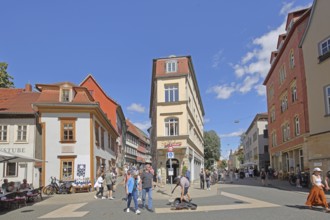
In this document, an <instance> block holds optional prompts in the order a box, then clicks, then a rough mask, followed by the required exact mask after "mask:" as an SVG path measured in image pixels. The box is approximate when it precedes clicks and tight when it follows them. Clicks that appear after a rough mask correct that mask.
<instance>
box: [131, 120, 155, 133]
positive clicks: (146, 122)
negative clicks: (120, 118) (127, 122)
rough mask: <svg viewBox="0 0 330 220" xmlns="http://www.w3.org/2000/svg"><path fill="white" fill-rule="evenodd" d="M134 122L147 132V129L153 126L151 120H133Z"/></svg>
mask: <svg viewBox="0 0 330 220" xmlns="http://www.w3.org/2000/svg"><path fill="white" fill-rule="evenodd" d="M133 124H134V125H135V126H136V127H138V128H140V129H141V130H143V131H145V132H146V131H147V129H148V128H150V127H151V124H150V121H144V122H133Z"/></svg>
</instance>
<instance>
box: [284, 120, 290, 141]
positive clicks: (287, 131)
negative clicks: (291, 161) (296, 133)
mask: <svg viewBox="0 0 330 220" xmlns="http://www.w3.org/2000/svg"><path fill="white" fill-rule="evenodd" d="M282 137H283V139H282V140H283V142H286V141H288V140H290V125H289V123H286V124H284V125H283V126H282Z"/></svg>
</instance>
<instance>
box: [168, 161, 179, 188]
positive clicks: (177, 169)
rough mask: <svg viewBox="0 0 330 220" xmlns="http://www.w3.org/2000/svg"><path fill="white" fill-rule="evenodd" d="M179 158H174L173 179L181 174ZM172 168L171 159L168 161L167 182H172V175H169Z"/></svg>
mask: <svg viewBox="0 0 330 220" xmlns="http://www.w3.org/2000/svg"><path fill="white" fill-rule="evenodd" d="M179 166H180V163H179V160H178V159H172V169H173V176H172V177H173V180H174V178H175V177H177V176H178V175H179ZM169 168H170V159H168V160H167V161H166V181H167V183H171V176H169V175H168V171H169Z"/></svg>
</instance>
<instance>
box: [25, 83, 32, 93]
mask: <svg viewBox="0 0 330 220" xmlns="http://www.w3.org/2000/svg"><path fill="white" fill-rule="evenodd" d="M25 92H32V85H31V84H30V83H27V84H25Z"/></svg>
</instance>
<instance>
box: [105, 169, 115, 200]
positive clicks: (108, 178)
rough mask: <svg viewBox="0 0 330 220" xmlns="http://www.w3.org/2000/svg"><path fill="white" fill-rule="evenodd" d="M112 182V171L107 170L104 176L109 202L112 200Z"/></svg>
mask: <svg viewBox="0 0 330 220" xmlns="http://www.w3.org/2000/svg"><path fill="white" fill-rule="evenodd" d="M113 180H114V178H113V173H112V169H109V170H108V171H107V172H106V174H105V183H106V185H107V188H108V199H111V200H113V197H112V191H113V185H114V181H113Z"/></svg>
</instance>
